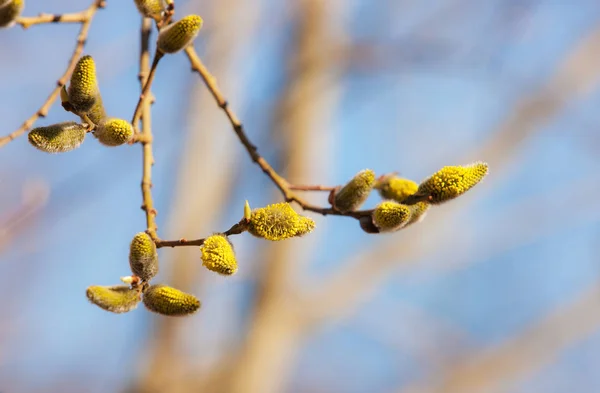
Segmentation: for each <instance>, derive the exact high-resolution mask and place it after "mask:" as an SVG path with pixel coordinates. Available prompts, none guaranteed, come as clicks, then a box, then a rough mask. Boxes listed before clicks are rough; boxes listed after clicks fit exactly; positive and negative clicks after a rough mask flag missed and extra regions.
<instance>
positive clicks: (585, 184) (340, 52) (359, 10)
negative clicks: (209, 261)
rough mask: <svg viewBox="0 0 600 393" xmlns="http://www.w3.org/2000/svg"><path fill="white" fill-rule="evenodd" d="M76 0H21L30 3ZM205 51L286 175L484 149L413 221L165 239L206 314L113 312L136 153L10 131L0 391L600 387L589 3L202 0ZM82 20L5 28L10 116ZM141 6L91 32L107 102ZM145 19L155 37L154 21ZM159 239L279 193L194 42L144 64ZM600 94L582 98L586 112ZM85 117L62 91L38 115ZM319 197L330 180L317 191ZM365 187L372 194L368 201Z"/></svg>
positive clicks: (432, 164)
mask: <svg viewBox="0 0 600 393" xmlns="http://www.w3.org/2000/svg"><path fill="white" fill-rule="evenodd" d="M87 6H88V1H74V0H55V1H42V0H37V1H36V0H28V1H27V5H26V9H25V12H24V15H27V16H31V15H37V14H38V13H39V12H51V13H63V12H74V11H79V10H82V9H84V8H86V7H87ZM187 13H197V14H199V15H201V16H202V17H203V18H204V21H205V24H204V28H203V30H202V32H201V34H200V36H199V38H198V39H197V40H196V44H195V45H196V48H197V49H198V52H199V54H200V56H201V57H202V58H203V60H204V61H205V62H206V64H207V65H208V66H209V69H210V70H211V71H212V72H213V73H214V74H215V76H216V77H217V78H218V81H219V84H220V86H221V88H222V90H223V92H224V93H225V95H226V96H227V98H228V99H229V102H230V104H231V106H232V108H233V109H234V110H235V111H236V112H237V113H238V115H240V117H241V119H242V121H243V122H244V125H245V126H246V129H247V133H248V135H249V137H250V138H251V139H252V141H253V142H255V143H256V144H257V145H258V146H259V151H260V152H261V153H262V154H263V155H264V156H265V157H266V158H267V159H268V160H269V161H270V162H271V163H272V164H273V166H274V167H275V168H276V169H277V170H278V171H280V173H282V174H285V176H286V177H287V178H288V179H289V180H290V181H291V182H292V183H297V184H324V185H336V184H341V183H344V182H346V181H347V180H348V179H350V178H351V177H352V176H353V175H354V174H355V173H356V172H358V171H359V170H361V169H364V168H372V169H374V170H375V171H376V172H377V173H378V174H383V173H387V172H392V171H398V172H400V174H401V175H403V176H405V177H409V178H412V179H414V180H416V181H420V180H422V179H423V178H425V177H427V176H428V175H430V174H431V173H433V172H434V171H436V170H438V169H439V168H441V167H442V166H444V165H459V164H467V163H469V162H472V161H475V160H483V161H487V162H488V163H489V165H490V174H489V175H488V177H487V178H486V180H485V181H484V182H483V183H482V184H480V185H479V186H477V187H476V188H475V189H474V190H472V191H471V192H469V193H468V194H466V195H465V196H463V197H462V198H460V199H458V200H455V201H453V202H451V203H448V204H445V205H443V206H439V207H436V208H434V209H431V210H430V212H429V214H428V216H427V217H426V219H425V220H424V221H423V222H422V223H420V224H419V225H415V226H411V227H410V228H408V229H406V230H403V231H400V232H397V233H394V234H389V235H368V234H366V233H364V232H362V231H361V229H360V228H359V226H358V225H357V222H356V221H355V220H352V219H348V218H343V217H320V216H316V215H314V214H312V213H308V214H307V215H309V216H311V217H313V218H314V219H315V220H316V221H317V229H316V230H315V231H314V232H313V233H312V234H311V235H309V236H306V237H303V238H298V239H293V240H288V241H285V242H281V243H271V242H267V241H264V240H261V239H256V238H253V237H251V236H250V235H247V234H246V235H242V236H235V237H232V241H233V243H234V245H235V247H236V252H237V257H238V262H239V265H240V268H239V272H238V273H237V274H236V275H235V276H233V277H222V276H219V275H216V274H214V273H211V272H209V271H207V270H206V269H204V268H202V266H201V260H200V251H199V249H198V248H197V247H184V248H176V249H161V250H160V251H159V255H160V258H161V272H160V274H159V276H158V277H157V278H156V279H155V282H156V283H158V282H162V283H166V284H169V285H172V286H175V287H177V288H179V289H182V290H185V291H189V292H191V293H194V294H195V295H197V296H198V297H199V298H200V299H201V300H202V302H203V305H202V308H201V310H200V312H198V313H196V314H195V315H193V316H191V317H188V318H167V317H162V316H157V315H154V314H151V313H150V312H148V311H146V310H145V309H144V308H143V307H139V308H138V309H137V310H134V311H132V312H130V313H128V314H123V315H114V314H110V313H107V312H105V311H103V310H101V309H99V308H97V307H95V306H93V305H91V304H89V303H88V301H87V299H86V297H85V289H86V287H88V286H89V285H93V284H98V285H111V284H118V283H119V277H120V276H124V275H127V274H129V267H128V262H127V255H128V247H129V242H130V240H131V238H132V237H133V235H134V234H135V233H136V232H139V231H142V230H144V228H145V220H144V215H143V212H142V211H141V210H140V205H141V192H140V181H141V148H140V146H137V145H136V146H122V147H118V148H106V147H103V146H100V145H99V144H98V143H96V141H94V140H93V138H89V139H88V140H87V141H86V143H84V144H83V146H82V147H81V148H79V149H78V150H75V151H73V152H70V153H67V154H62V155H49V154H45V153H42V152H39V151H37V150H35V149H33V148H32V147H31V146H29V144H28V143H27V138H26V136H22V137H20V138H19V139H17V140H15V141H13V142H12V143H10V144H8V145H6V146H5V147H3V148H2V149H1V151H0V392H2V393H20V392H62V393H70V392H98V393H101V392H102V393H103V392H129V393H154V392H156V393H162V392H165V393H171V392H182V393H183V392H211V393H212V392H216V393H242V392H245V393H255V392H256V393H277V392H286V393H287V392H290V393H309V392H310V393H325V392H327V393H329V392H340V393H363V392H368V393H417V392H419V393H442V392H443V393H529V392H538V393H579V392H582V393H583V392H586V393H587V392H594V391H600V373H598V372H597V365H598V363H599V362H600V257H599V255H600V202H599V200H598V195H600V176H599V175H598V173H599V172H600V158H599V157H600V131H599V127H600V118H599V117H598V112H597V108H598V107H599V106H600V3H598V2H597V1H595V0H576V1H570V2H567V1H559V0H520V1H517V0H428V1H416V0H284V1H279V0H262V1H258V0H256V1H250V0H198V1H181V0H179V1H177V14H176V16H177V17H182V16H183V15H185V14H187ZM78 28H79V27H78V26H77V25H41V26H33V27H32V28H30V29H29V30H27V31H24V30H22V29H21V28H20V27H15V28H12V29H8V30H2V31H0V53H1V54H2V55H1V57H2V61H1V63H0V119H2V122H1V123H0V131H1V134H2V135H5V134H8V133H10V132H11V131H13V130H14V129H16V128H18V127H19V126H20V124H21V123H22V122H23V121H24V120H25V119H26V118H27V117H29V116H30V115H31V114H33V113H34V112H35V111H36V110H37V108H38V107H39V106H40V105H41V104H42V102H43V100H44V99H45V98H46V96H47V95H48V94H49V92H50V90H51V89H52V88H53V87H54V86H55V81H56V79H57V78H58V77H59V76H60V75H61V74H62V72H63V71H64V68H65V67H66V65H67V59H68V57H69V56H70V55H71V53H72V49H73V47H74V45H75V39H76V35H77V32H78ZM139 31H140V17H139V16H138V14H137V11H136V9H135V6H134V3H133V1H113V0H108V2H107V8H106V9H104V10H102V11H100V12H99V13H98V14H97V16H96V19H95V20H94V22H93V25H92V28H91V31H90V36H89V39H88V44H87V46H86V48H85V52H84V53H87V54H91V55H93V56H94V58H95V59H96V62H97V64H98V77H99V80H100V88H101V91H102V94H103V97H104V102H105V106H106V108H107V111H108V113H109V115H111V116H116V117H122V118H126V119H127V118H130V117H131V114H132V113H133V110H134V107H135V104H136V102H137V98H138V94H139V85H138V81H137V72H138V52H139ZM154 37H155V35H154ZM154 93H155V95H156V97H157V101H156V103H155V104H154V106H153V125H154V127H153V130H154V134H155V156H156V157H155V158H156V166H155V169H154V176H153V183H154V189H153V192H154V198H155V202H156V204H157V209H158V225H159V234H160V235H161V237H163V238H166V239H177V238H180V237H187V238H197V237H204V236H206V235H208V234H211V233H212V232H213V231H223V230H225V229H227V228H229V226H230V225H231V224H232V223H233V222H236V221H237V220H238V219H239V218H240V216H241V214H242V209H243V202H244V200H246V199H248V200H249V201H250V204H251V205H252V206H253V207H260V206H263V205H266V204H268V203H273V202H279V201H281V199H282V197H281V195H280V194H279V193H278V191H277V190H276V188H275V187H274V186H273V185H272V184H271V183H270V182H269V181H268V179H267V178H266V176H264V174H263V173H262V172H261V171H260V170H259V168H258V167H256V166H255V165H253V164H252V163H251V161H250V159H249V158H248V156H247V153H246V151H245V150H244V149H243V148H242V146H241V145H240V144H239V142H238V140H237V139H236V137H235V135H234V133H233V132H232V130H231V127H230V125H229V123H228V121H227V118H226V117H225V115H224V114H223V113H222V112H221V111H220V110H219V109H218V107H217V106H216V105H215V102H214V101H213V99H212V97H211V96H210V95H209V93H208V92H207V90H206V88H205V86H204V85H203V84H202V82H201V80H200V78H199V77H198V76H197V75H195V74H192V73H191V72H190V66H189V63H188V60H187V58H186V57H185V56H184V55H183V54H178V55H174V56H168V57H167V58H165V59H164V60H163V61H162V62H161V64H160V67H159V69H158V73H157V79H156V81H155V84H154ZM594 113H596V114H594ZM67 120H76V119H75V118H74V117H73V115H72V114H70V113H67V112H65V111H63V109H62V108H61V107H60V105H58V104H57V105H54V107H53V108H52V110H51V111H50V114H49V116H48V117H47V118H46V119H41V120H40V121H38V123H37V125H38V126H41V125H47V124H52V123H56V122H59V121H67ZM307 198H308V199H309V200H310V201H312V202H315V203H319V204H326V195H323V194H316V195H308V196H307ZM377 200H378V198H377V196H376V195H373V196H372V197H371V198H370V199H369V201H368V203H367V206H374V205H375V204H376V203H377Z"/></svg>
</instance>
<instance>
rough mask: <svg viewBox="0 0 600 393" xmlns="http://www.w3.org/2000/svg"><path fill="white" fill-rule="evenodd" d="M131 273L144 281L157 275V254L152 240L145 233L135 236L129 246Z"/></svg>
mask: <svg viewBox="0 0 600 393" xmlns="http://www.w3.org/2000/svg"><path fill="white" fill-rule="evenodd" d="M129 267H130V268H131V272H132V273H133V274H135V275H136V276H138V277H139V278H141V279H142V280H144V281H148V280H150V279H151V278H152V277H154V276H156V274H157V273H158V253H157V251H156V244H155V243H154V240H152V238H151V237H150V235H148V234H147V233H146V232H140V233H138V234H136V235H135V236H134V237H133V239H132V240H131V244H130V245H129Z"/></svg>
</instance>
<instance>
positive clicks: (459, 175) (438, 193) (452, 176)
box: [405, 162, 488, 205]
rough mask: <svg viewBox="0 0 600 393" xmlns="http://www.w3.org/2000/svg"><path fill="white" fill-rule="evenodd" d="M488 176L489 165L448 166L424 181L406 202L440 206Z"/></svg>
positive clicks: (478, 163) (480, 163)
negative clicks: (422, 202)
mask: <svg viewBox="0 0 600 393" xmlns="http://www.w3.org/2000/svg"><path fill="white" fill-rule="evenodd" d="M487 174H488V164H486V163H484V162H475V163H473V164H470V165H465V166H446V167H443V168H442V169H440V170H439V171H437V172H436V173H434V174H433V175H432V176H431V177H429V178H428V179H426V180H424V181H423V182H422V183H421V184H420V185H419V190H418V191H417V192H416V193H415V194H413V195H411V196H410V197H408V198H407V200H405V203H408V204H412V203H413V202H417V201H427V202H429V203H431V204H433V205H438V204H441V203H444V202H447V201H449V200H452V199H454V198H456V197H458V196H460V195H462V194H464V193H465V192H467V191H469V190H470V189H471V188H473V187H474V186H475V185H476V184H477V183H479V182H480V181H481V180H482V179H483V178H484V177H485V176H486V175H487Z"/></svg>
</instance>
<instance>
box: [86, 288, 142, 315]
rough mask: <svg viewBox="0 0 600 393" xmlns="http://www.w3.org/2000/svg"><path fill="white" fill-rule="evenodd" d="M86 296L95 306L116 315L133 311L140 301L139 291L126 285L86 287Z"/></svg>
mask: <svg viewBox="0 0 600 393" xmlns="http://www.w3.org/2000/svg"><path fill="white" fill-rule="evenodd" d="M86 296H87V298H88V300H89V301H90V302H92V303H94V304H95V305H96V306H98V307H100V308H102V309H103V310H106V311H110V312H114V313H117V314H120V313H124V312H128V311H131V310H133V309H134V308H136V307H137V305H138V303H139V302H140V300H141V299H140V293H139V291H138V290H137V289H132V288H130V287H129V286H128V285H115V286H100V285H92V286H91V287H88V289H87V291H86Z"/></svg>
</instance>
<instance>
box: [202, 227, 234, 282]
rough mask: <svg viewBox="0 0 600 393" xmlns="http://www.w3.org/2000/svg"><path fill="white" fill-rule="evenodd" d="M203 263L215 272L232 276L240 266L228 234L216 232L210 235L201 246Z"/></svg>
mask: <svg viewBox="0 0 600 393" xmlns="http://www.w3.org/2000/svg"><path fill="white" fill-rule="evenodd" d="M201 251H202V264H203V265H204V266H205V267H206V268H207V269H208V270H211V271H213V272H216V273H219V274H222V275H225V276H230V275H232V274H234V273H235V272H237V269H238V266H237V261H236V260H235V253H234V251H233V247H232V246H231V243H229V240H227V236H225V235H223V234H220V233H219V234H215V235H212V236H210V237H208V238H207V239H206V240H205V241H204V244H203V245H202V248H201Z"/></svg>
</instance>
